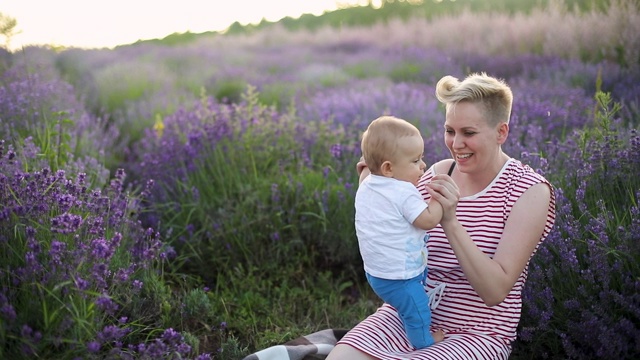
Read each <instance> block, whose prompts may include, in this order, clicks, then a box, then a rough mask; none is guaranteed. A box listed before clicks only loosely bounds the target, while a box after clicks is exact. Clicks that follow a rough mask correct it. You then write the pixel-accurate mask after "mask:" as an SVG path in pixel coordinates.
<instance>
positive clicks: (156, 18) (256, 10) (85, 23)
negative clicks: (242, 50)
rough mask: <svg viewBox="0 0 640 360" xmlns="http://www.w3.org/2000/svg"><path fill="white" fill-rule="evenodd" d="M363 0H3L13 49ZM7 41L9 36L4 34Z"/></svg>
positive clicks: (101, 43) (101, 41)
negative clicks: (10, 21) (11, 23)
mask: <svg viewBox="0 0 640 360" xmlns="http://www.w3.org/2000/svg"><path fill="white" fill-rule="evenodd" d="M363 3H364V4H366V3H368V1H366V0H365V1H363V0H342V1H335V0H108V1H105V0H0V13H2V14H3V15H5V16H9V17H12V18H14V19H15V20H16V21H17V26H16V29H15V35H13V37H12V38H11V41H10V43H9V48H10V49H11V50H17V49H20V48H22V47H23V46H27V45H54V46H65V47H80V48H105V47H106V48H113V47H114V46H117V45H126V44H131V43H133V42H136V41H138V40H148V39H157V38H164V37H165V36H167V35H170V34H173V33H184V32H187V31H190V32H192V33H202V32H207V31H224V30H225V29H227V28H228V27H229V25H231V24H232V23H234V22H236V21H238V22H239V23H240V24H243V25H246V24H253V23H259V22H260V21H261V20H262V19H266V20H268V21H278V20H280V19H282V18H283V17H286V16H291V17H293V18H297V17H299V16H300V15H302V14H314V15H321V14H322V13H323V12H325V11H332V10H335V9H338V8H339V7H343V6H347V5H357V4H363ZM0 41H4V39H0Z"/></svg>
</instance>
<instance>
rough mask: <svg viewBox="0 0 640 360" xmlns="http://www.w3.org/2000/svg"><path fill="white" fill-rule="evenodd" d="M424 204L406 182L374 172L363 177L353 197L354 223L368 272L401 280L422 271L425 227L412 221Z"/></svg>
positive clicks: (414, 189) (416, 191)
mask: <svg viewBox="0 0 640 360" xmlns="http://www.w3.org/2000/svg"><path fill="white" fill-rule="evenodd" d="M427 206H428V205H427V203H426V202H425V201H424V199H423V197H422V195H420V192H419V191H418V189H416V187H415V186H414V185H413V184H411V183H409V182H406V181H401V180H396V179H393V178H388V177H384V176H380V175H373V174H371V175H369V176H367V177H366V178H365V179H364V180H363V181H362V183H361V184H360V186H359V187H358V191H357V192H356V198H355V207H356V216H355V218H356V219H355V226H356V235H357V236H358V244H359V246H360V254H361V255H362V260H363V262H364V270H365V271H366V272H367V273H368V274H369V275H372V276H375V277H379V278H383V279H389V280H400V279H410V278H413V277H415V276H418V275H420V274H421V273H423V272H424V269H425V267H426V265H427V248H426V246H425V236H426V231H425V230H423V229H420V228H417V227H415V226H413V225H412V224H413V221H414V220H415V219H416V218H417V217H418V215H420V213H422V212H423V211H424V210H425V209H426V208H427Z"/></svg>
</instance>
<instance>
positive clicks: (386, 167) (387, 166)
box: [380, 160, 393, 177]
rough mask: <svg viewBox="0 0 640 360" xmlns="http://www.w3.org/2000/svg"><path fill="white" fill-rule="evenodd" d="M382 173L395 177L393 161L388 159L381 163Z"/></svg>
mask: <svg viewBox="0 0 640 360" xmlns="http://www.w3.org/2000/svg"><path fill="white" fill-rule="evenodd" d="M380 173H382V176H386V177H393V165H392V164H391V161H389V160H387V161H385V162H383V163H382V165H380Z"/></svg>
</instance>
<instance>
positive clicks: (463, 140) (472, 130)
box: [444, 101, 506, 173]
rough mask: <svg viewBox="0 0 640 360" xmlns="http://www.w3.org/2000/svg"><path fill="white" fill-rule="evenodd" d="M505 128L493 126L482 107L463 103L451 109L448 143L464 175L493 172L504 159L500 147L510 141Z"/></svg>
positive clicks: (445, 126)
mask: <svg viewBox="0 0 640 360" xmlns="http://www.w3.org/2000/svg"><path fill="white" fill-rule="evenodd" d="M502 125H506V124H499V125H497V126H491V125H490V124H489V122H488V121H487V119H486V118H485V115H484V111H482V104H480V103H471V102H466V101H463V102H460V103H458V104H456V105H455V106H453V107H451V108H449V109H448V110H447V114H446V119H445V123H444V128H445V133H444V140H445V144H446V145H447V148H448V149H449V151H450V152H451V155H452V156H453V158H454V159H455V161H456V163H457V164H458V170H459V171H461V172H463V173H474V172H478V171H482V170H485V169H492V168H494V166H491V165H492V164H493V161H497V160H498V158H499V156H500V145H501V144H502V143H503V142H504V139H506V136H505V135H506V134H504V133H503V131H502V130H501V129H503V126H502Z"/></svg>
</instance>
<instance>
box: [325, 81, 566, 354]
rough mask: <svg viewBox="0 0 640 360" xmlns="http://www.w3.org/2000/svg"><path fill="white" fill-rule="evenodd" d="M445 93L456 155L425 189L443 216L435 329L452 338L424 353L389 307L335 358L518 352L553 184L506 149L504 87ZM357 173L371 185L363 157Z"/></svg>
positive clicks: (440, 88)
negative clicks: (532, 263) (526, 289)
mask: <svg viewBox="0 0 640 360" xmlns="http://www.w3.org/2000/svg"><path fill="white" fill-rule="evenodd" d="M436 96H437V97H438V100H440V102H442V103H444V104H445V106H446V116H445V124H444V129H445V133H444V139H445V143H446V145H447V147H448V148H449V151H450V152H451V155H452V157H453V159H447V160H443V161H440V162H438V163H436V164H434V165H433V166H432V167H431V168H429V170H427V172H426V173H425V174H424V175H423V177H422V179H421V181H420V182H419V184H418V189H419V190H420V192H421V193H422V195H423V197H424V199H425V200H427V201H428V200H430V199H431V198H433V199H434V200H437V201H438V202H439V203H440V204H442V206H443V211H444V212H443V217H442V221H441V223H440V226H438V227H436V228H434V229H432V230H429V231H428V233H429V234H430V238H429V240H428V241H427V248H428V251H429V260H428V261H429V285H428V286H427V290H431V292H434V289H435V290H438V291H437V294H436V295H434V297H435V298H436V299H435V301H434V303H437V306H435V307H434V308H433V309H432V331H440V330H441V331H442V332H444V334H445V335H444V340H442V341H440V342H438V343H436V344H435V345H432V346H430V347H427V348H425V349H420V350H415V349H414V348H413V347H411V345H410V343H409V342H408V340H407V336H406V334H405V333H404V331H403V328H402V323H401V321H400V319H399V317H398V314H397V312H396V310H395V309H394V308H393V307H391V306H389V305H388V304H384V305H383V306H382V307H380V308H379V309H378V311H376V313H374V314H372V315H371V316H369V317H368V318H367V319H365V320H364V321H362V322H361V323H360V324H358V325H356V327H354V328H353V329H351V330H350V331H349V332H348V333H347V334H346V335H345V336H344V337H343V338H342V339H341V340H340V341H339V342H338V344H337V345H336V346H335V348H334V349H333V350H332V351H331V353H330V354H329V356H328V357H327V360H336V359H349V360H358V359H385V360H387V359H507V358H508V357H509V354H510V353H511V343H512V342H513V341H514V340H515V338H516V328H517V325H518V322H519V320H520V314H521V309H522V299H521V292H522V287H523V285H524V282H525V280H526V275H527V266H528V264H529V260H530V259H531V257H532V256H533V254H534V253H535V251H536V249H537V247H538V246H539V245H540V243H541V242H542V241H544V239H545V238H546V237H547V235H548V234H549V231H550V230H551V228H552V226H553V223H554V220H555V197H554V193H553V188H552V186H551V184H550V183H549V182H548V181H547V180H546V179H545V178H544V177H542V176H541V175H539V174H537V173H536V172H534V171H533V170H532V169H531V168H530V167H528V166H525V165H523V164H522V163H521V162H519V161H517V160H515V159H513V158H511V157H509V156H508V155H507V154H505V153H504V152H503V151H502V144H504V142H505V141H506V139H507V136H508V135H509V118H510V115H511V105H512V99H513V95H512V92H511V89H510V88H509V87H508V86H507V85H506V84H505V83H504V82H503V81H501V80H499V79H496V78H493V77H490V76H487V75H486V74H484V73H482V74H472V75H470V76H468V77H467V78H466V79H464V81H462V82H460V81H458V79H456V78H454V77H451V76H445V77H444V78H442V79H441V80H440V81H439V82H438V84H437V86H436ZM358 169H359V171H361V175H360V179H361V181H362V179H364V177H366V176H367V175H368V173H369V172H368V170H367V169H366V165H364V163H363V162H362V161H361V162H359V163H358ZM448 173H449V174H450V176H449V175H447V174H448Z"/></svg>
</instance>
